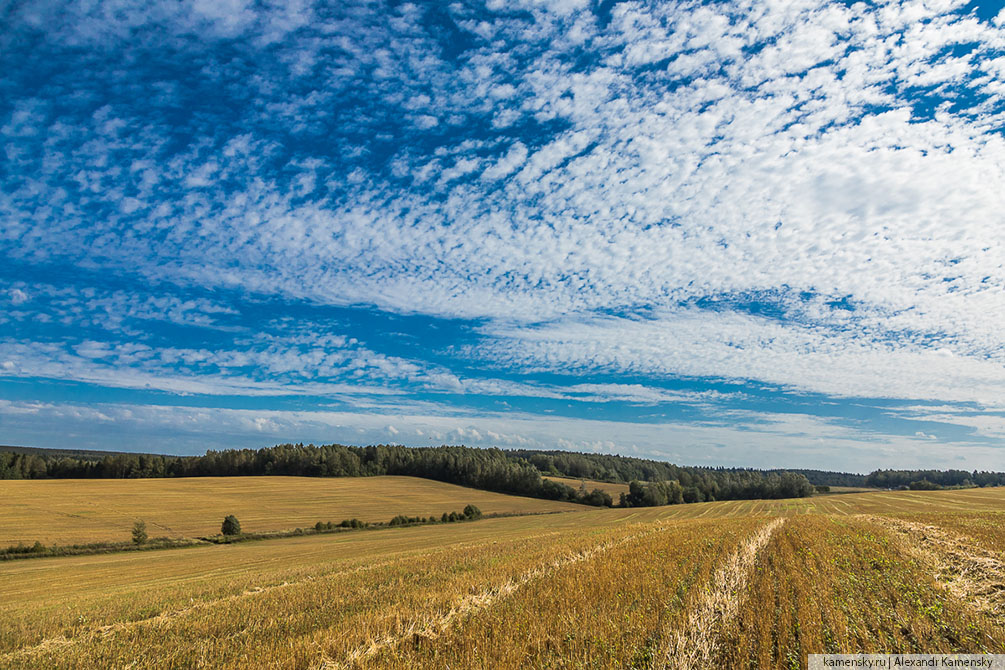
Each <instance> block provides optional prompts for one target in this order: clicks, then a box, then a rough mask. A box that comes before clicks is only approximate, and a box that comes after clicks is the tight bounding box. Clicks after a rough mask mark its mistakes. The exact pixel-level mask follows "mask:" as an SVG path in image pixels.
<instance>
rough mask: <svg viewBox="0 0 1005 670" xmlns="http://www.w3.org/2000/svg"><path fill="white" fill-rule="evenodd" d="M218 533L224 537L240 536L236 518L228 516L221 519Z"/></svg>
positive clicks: (239, 527)
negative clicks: (221, 523)
mask: <svg viewBox="0 0 1005 670" xmlns="http://www.w3.org/2000/svg"><path fill="white" fill-rule="evenodd" d="M220 532H221V533H223V534H224V535H240V534H241V522H240V521H238V520H237V517H236V516H234V515H233V514H228V515H227V516H226V517H225V518H224V519H223V525H222V526H221V527H220Z"/></svg>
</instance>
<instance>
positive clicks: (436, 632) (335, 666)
mask: <svg viewBox="0 0 1005 670" xmlns="http://www.w3.org/2000/svg"><path fill="white" fill-rule="evenodd" d="M665 527H666V524H664V523H658V524H655V527H654V528H651V529H649V530H646V531H644V532H641V533H636V534H633V535H629V536H628V537H623V538H621V539H619V540H612V541H610V542H605V543H602V544H599V545H596V546H594V547H590V548H588V549H583V550H582V551H578V552H575V553H572V554H566V555H564V556H560V557H559V558H556V559H555V560H553V561H549V562H547V563H544V564H542V565H539V566H537V567H535V568H533V569H531V570H528V571H527V572H524V573H523V574H521V575H518V576H517V577H513V578H510V579H508V580H507V581H505V582H503V583H502V584H500V585H498V586H492V587H488V588H486V589H483V590H481V591H479V592H477V593H473V594H470V595H468V596H465V597H464V598H461V599H460V600H459V601H458V603H457V604H456V605H454V606H453V607H452V608H450V610H448V611H447V612H445V613H443V614H441V615H439V616H435V617H428V616H427V617H425V618H417V619H412V620H409V621H408V622H406V623H405V624H404V625H402V626H401V627H400V628H399V629H398V630H396V631H395V632H394V633H392V634H390V635H386V636H383V637H379V638H374V639H371V640H369V641H368V642H367V643H366V644H364V645H361V646H359V647H357V648H356V649H354V650H353V651H351V652H350V653H349V654H347V655H346V656H345V657H344V658H342V659H339V660H336V659H332V658H330V657H325V658H322V659H321V661H320V664H319V667H320V668H322V669H323V670H346V669H348V668H353V667H357V666H358V665H359V664H360V663H362V662H364V661H366V660H367V659H370V658H372V657H374V656H376V655H377V654H379V653H381V652H382V651H385V650H387V649H393V648H394V647H396V646H397V645H399V644H401V643H403V642H405V641H406V640H413V641H415V640H419V639H429V640H432V639H436V638H438V637H440V636H441V635H444V634H446V633H448V632H449V631H450V629H451V628H452V627H453V625H454V624H455V622H456V621H457V620H458V619H459V618H461V617H464V616H465V615H468V614H470V613H472V612H475V611H478V610H482V609H485V608H488V607H491V606H492V605H493V604H494V603H496V602H498V601H499V600H501V599H503V598H506V597H508V596H510V595H512V594H514V593H516V592H517V591H519V590H520V589H521V588H522V587H524V586H525V585H527V584H529V583H531V582H533V581H535V580H538V579H542V578H544V577H547V576H549V575H551V574H554V573H555V572H556V571H558V570H560V569H562V568H563V567H565V566H568V565H572V564H574V563H580V562H582V561H587V560H590V559H591V558H593V557H595V556H597V555H598V554H602V553H604V552H607V551H610V550H611V549H614V548H616V547H619V546H621V545H624V544H627V543H628V542H631V541H633V540H636V539H639V538H641V537H644V536H646V535H649V534H651V533H653V532H656V531H660V530H664V529H665Z"/></svg>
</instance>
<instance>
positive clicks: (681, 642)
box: [652, 517, 785, 670]
mask: <svg viewBox="0 0 1005 670" xmlns="http://www.w3.org/2000/svg"><path fill="white" fill-rule="evenodd" d="M784 522H785V519H784V517H782V518H776V519H774V520H772V521H770V522H768V523H767V524H765V525H764V526H763V527H761V529H760V530H758V531H757V532H756V533H754V535H753V536H752V537H751V538H750V539H748V540H747V541H746V542H745V543H744V544H743V545H742V546H741V547H740V548H739V549H737V550H736V551H735V552H733V553H732V554H730V556H729V557H728V558H727V559H726V562H725V564H724V565H723V566H722V567H721V568H720V569H719V570H718V571H717V572H716V573H715V574H714V575H713V576H712V579H711V580H710V582H709V584H708V587H707V588H706V589H704V590H703V591H702V592H701V594H700V595H699V596H698V600H697V603H695V605H694V608H693V609H692V610H691V614H690V616H688V619H687V623H686V624H685V625H684V626H683V628H680V629H674V630H669V631H665V632H664V635H663V640H664V644H663V650H662V652H661V653H660V654H659V655H658V656H657V657H656V658H655V660H654V661H653V663H652V667H653V668H658V669H659V670H666V669H668V668H675V669H680V670H697V669H699V668H711V667H713V665H714V659H715V657H716V653H717V651H718V644H719V637H720V635H719V634H720V632H721V631H722V630H723V628H724V627H725V626H726V625H728V624H729V622H731V621H732V620H733V619H734V618H736V614H737V612H738V611H739V608H740V605H741V603H742V601H743V598H744V586H745V585H746V583H747V579H748V575H749V573H750V571H751V570H752V569H753V568H754V563H755V562H756V561H757V555H758V554H759V553H760V551H761V549H763V548H764V546H765V545H767V544H768V541H769V540H770V539H771V535H772V534H773V533H774V532H775V530H777V529H778V527H779V526H781V525H782V524H783V523H784Z"/></svg>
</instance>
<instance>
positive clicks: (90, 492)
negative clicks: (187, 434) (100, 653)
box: [0, 477, 582, 547]
mask: <svg viewBox="0 0 1005 670" xmlns="http://www.w3.org/2000/svg"><path fill="white" fill-rule="evenodd" d="M468 503H472V504H474V505H477V506H478V507H479V508H480V509H481V510H482V512H483V513H484V514H528V513H536V512H563V511H570V510H575V509H582V507H581V506H580V505H574V504H570V503H560V502H553V501H550V500H538V499H536V498H521V497H519V496H510V495H503V494H499V493H491V492H489V491H482V490H479V489H470V488H465V487H463V486H455V485H453V484H446V483H443V482H436V481H432V480H429V479H420V478H417V477H355V478H348V477H346V478H313V477H192V478H179V479H55V480H23V481H17V480H14V481H0V507H2V509H3V510H4V513H3V514H2V515H0V547H6V546H9V545H12V544H17V543H19V542H23V543H25V544H31V543H33V542H35V541H36V540H37V541H40V542H42V543H43V544H73V543H85V542H101V541H122V540H129V537H130V530H131V529H132V526H133V523H134V522H135V521H136V520H137V519H143V520H145V521H146V523H147V531H148V533H149V534H150V536H151V537H160V536H165V537H200V536H205V535H210V534H213V533H218V532H220V523H221V522H222V521H223V517H224V516H226V515H228V514H233V515H235V516H237V518H238V519H240V521H241V526H242V528H243V529H244V530H245V531H246V532H260V531H270V530H285V529H292V528H297V527H309V526H313V525H314V524H315V523H316V522H317V521H329V520H331V521H335V522H339V521H341V520H342V519H351V518H358V519H360V520H362V521H367V522H373V521H387V520H389V519H390V518H391V517H393V516H395V515H398V514H403V515H406V516H431V515H435V516H437V517H439V516H440V515H441V514H442V513H443V512H452V511H458V512H459V511H461V510H462V509H463V508H464V506H465V505H466V504H468Z"/></svg>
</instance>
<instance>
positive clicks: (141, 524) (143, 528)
mask: <svg viewBox="0 0 1005 670" xmlns="http://www.w3.org/2000/svg"><path fill="white" fill-rule="evenodd" d="M146 541H147V524H146V522H145V521H144V520H143V519H140V520H139V521H137V522H136V523H134V524H133V544H135V545H137V546H139V545H141V544H143V543H145V542H146Z"/></svg>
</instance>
